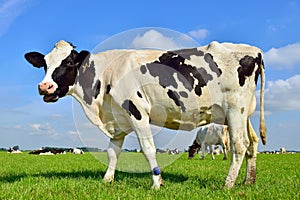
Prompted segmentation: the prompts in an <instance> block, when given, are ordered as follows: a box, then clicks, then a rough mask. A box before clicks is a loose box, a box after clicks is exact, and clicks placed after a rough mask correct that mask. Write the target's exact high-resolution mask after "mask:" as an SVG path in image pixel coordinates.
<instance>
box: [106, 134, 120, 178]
mask: <svg viewBox="0 0 300 200" xmlns="http://www.w3.org/2000/svg"><path fill="white" fill-rule="evenodd" d="M123 142H124V136H122V137H120V138H118V139H110V143H109V146H108V149H107V156H108V168H107V170H106V173H105V175H104V178H103V182H105V183H107V182H112V181H113V180H114V176H115V170H116V165H117V160H118V157H119V155H120V153H121V150H122V145H123Z"/></svg>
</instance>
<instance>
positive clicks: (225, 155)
mask: <svg viewBox="0 0 300 200" xmlns="http://www.w3.org/2000/svg"><path fill="white" fill-rule="evenodd" d="M222 148H223V153H224V157H223V160H227V149H226V145H225V144H224V143H222Z"/></svg>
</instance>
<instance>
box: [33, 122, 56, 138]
mask: <svg viewBox="0 0 300 200" xmlns="http://www.w3.org/2000/svg"><path fill="white" fill-rule="evenodd" d="M29 126H30V127H31V128H32V130H33V132H32V133H31V135H48V136H52V137H55V136H58V135H59V134H58V133H57V132H56V131H55V130H54V129H53V128H52V127H51V125H50V124H48V123H46V124H30V125H29Z"/></svg>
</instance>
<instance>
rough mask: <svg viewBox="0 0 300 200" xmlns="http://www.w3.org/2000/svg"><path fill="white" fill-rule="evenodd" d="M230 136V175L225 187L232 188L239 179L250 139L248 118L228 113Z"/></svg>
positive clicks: (232, 112) (231, 112) (236, 113)
mask: <svg viewBox="0 0 300 200" xmlns="http://www.w3.org/2000/svg"><path fill="white" fill-rule="evenodd" d="M228 121H229V135H230V145H231V159H230V168H229V172H228V175H227V177H226V180H225V186H226V187H227V188H229V189H230V188H232V187H233V186H234V184H235V182H236V179H237V177H238V174H239V171H240V168H241V165H242V162H243V159H244V157H245V153H246V150H247V147H248V146H249V139H248V135H247V118H246V117H245V116H243V115H240V114H239V112H238V111H237V112H234V111H233V110H231V111H230V112H229V113H228Z"/></svg>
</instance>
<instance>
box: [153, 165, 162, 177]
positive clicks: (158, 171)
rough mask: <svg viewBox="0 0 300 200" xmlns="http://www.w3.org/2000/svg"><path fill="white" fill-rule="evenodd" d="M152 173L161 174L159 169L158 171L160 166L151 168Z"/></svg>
mask: <svg viewBox="0 0 300 200" xmlns="http://www.w3.org/2000/svg"><path fill="white" fill-rule="evenodd" d="M152 174H153V175H156V176H157V175H160V174H161V171H160V168H159V167H154V168H153V170H152Z"/></svg>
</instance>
